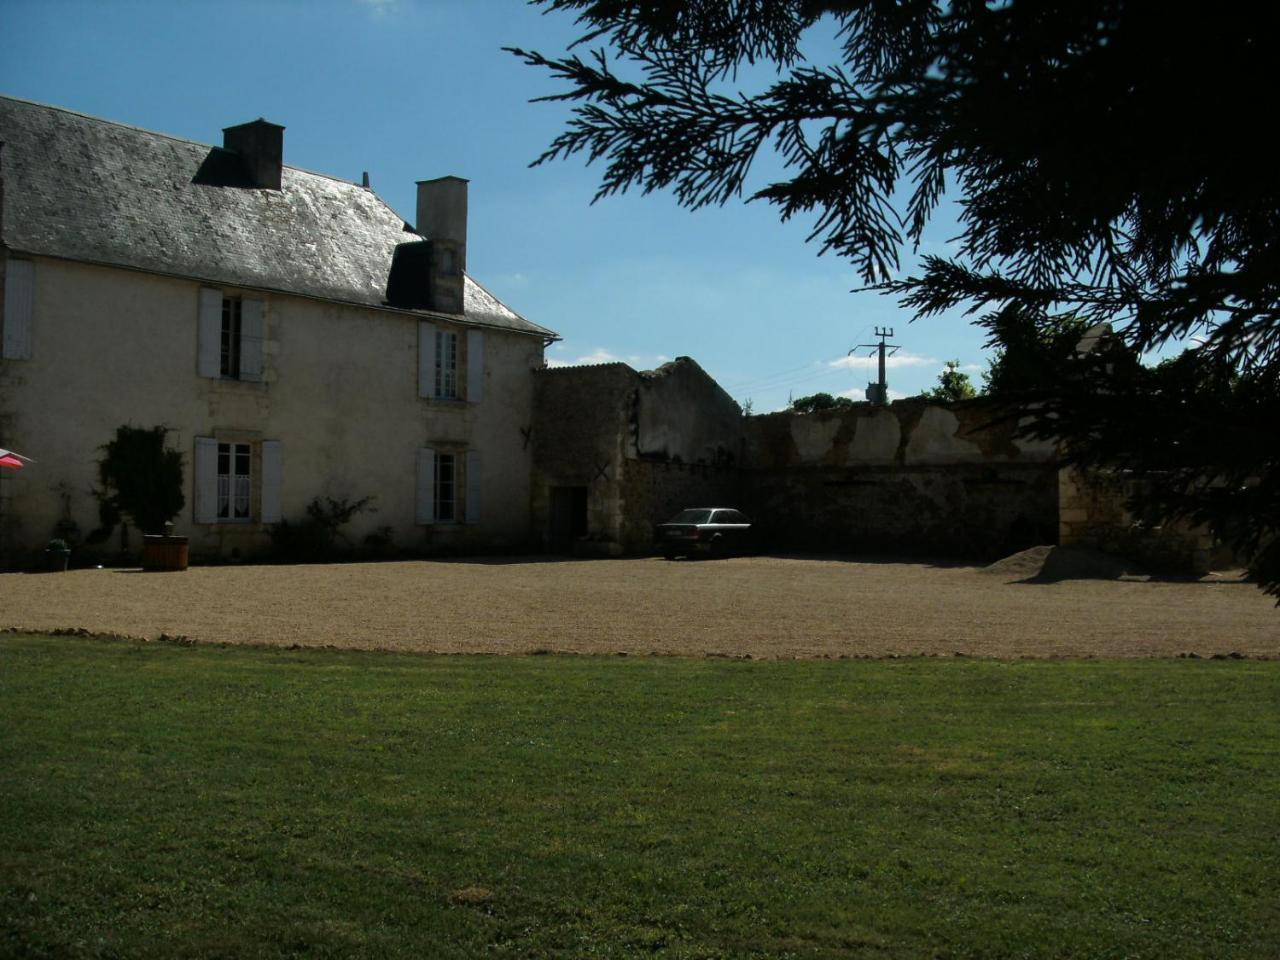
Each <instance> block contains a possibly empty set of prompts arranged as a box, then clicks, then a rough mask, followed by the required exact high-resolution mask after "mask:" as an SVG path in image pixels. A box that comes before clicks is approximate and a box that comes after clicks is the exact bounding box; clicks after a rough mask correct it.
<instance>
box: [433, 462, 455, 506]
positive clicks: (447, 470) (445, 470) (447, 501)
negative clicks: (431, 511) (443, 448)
mask: <svg viewBox="0 0 1280 960" xmlns="http://www.w3.org/2000/svg"><path fill="white" fill-rule="evenodd" d="M455 476H456V471H455V460H454V455H453V454H452V453H441V454H438V455H437V456H436V504H435V506H436V519H437V520H453V519H454V497H455V494H454V488H455V482H454V480H455Z"/></svg>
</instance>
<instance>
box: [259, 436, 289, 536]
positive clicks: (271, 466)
mask: <svg viewBox="0 0 1280 960" xmlns="http://www.w3.org/2000/svg"><path fill="white" fill-rule="evenodd" d="M283 467H284V449H283V444H281V443H280V441H279V440H263V441H262V522H263V523H279V522H280V481H281V478H282V476H283V469H282V468H283Z"/></svg>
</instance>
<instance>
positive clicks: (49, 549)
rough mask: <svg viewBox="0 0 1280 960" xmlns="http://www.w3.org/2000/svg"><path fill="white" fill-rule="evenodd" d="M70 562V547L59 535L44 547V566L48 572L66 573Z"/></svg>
mask: <svg viewBox="0 0 1280 960" xmlns="http://www.w3.org/2000/svg"><path fill="white" fill-rule="evenodd" d="M70 562H71V548H70V547H69V546H67V541H65V540H63V539H62V538H61V537H54V538H53V539H52V540H50V541H49V542H48V543H46V544H45V547H44V568H45V569H46V570H48V571H49V572H50V573H66V571H67V564H68V563H70Z"/></svg>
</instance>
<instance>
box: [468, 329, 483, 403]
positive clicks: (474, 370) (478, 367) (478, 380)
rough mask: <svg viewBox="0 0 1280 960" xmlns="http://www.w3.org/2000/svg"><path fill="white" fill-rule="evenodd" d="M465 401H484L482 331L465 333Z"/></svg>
mask: <svg viewBox="0 0 1280 960" xmlns="http://www.w3.org/2000/svg"><path fill="white" fill-rule="evenodd" d="M467 399H468V400H470V401H471V402H472V403H479V402H480V401H481V400H483V399H484V331H483V330H468V331H467Z"/></svg>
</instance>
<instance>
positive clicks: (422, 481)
mask: <svg viewBox="0 0 1280 960" xmlns="http://www.w3.org/2000/svg"><path fill="white" fill-rule="evenodd" d="M415 522H416V523H435V522H436V452H435V451H434V450H432V449H431V448H430V447H421V448H420V449H419V450H418V504H417V511H416V519H415Z"/></svg>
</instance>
